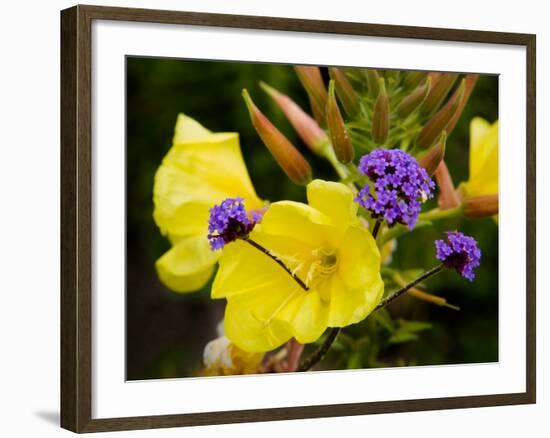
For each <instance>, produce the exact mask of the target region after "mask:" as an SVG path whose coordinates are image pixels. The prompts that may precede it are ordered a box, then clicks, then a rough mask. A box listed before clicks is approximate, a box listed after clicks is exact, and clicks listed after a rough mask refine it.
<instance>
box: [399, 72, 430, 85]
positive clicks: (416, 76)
mask: <svg viewBox="0 0 550 438" xmlns="http://www.w3.org/2000/svg"><path fill="white" fill-rule="evenodd" d="M426 76H428V73H426V72H425V71H410V72H408V73H407V75H406V76H405V79H404V80H403V82H404V83H405V86H406V87H408V88H415V87H417V86H418V85H420V84H421V83H422V82H423V81H424V79H426Z"/></svg>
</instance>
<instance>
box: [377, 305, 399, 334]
mask: <svg viewBox="0 0 550 438" xmlns="http://www.w3.org/2000/svg"><path fill="white" fill-rule="evenodd" d="M373 316H374V318H375V319H376V322H377V323H378V324H380V325H381V326H382V327H384V328H385V329H386V330H387V331H389V332H390V333H393V332H394V331H395V326H394V324H393V321H392V319H391V316H390V313H389V312H388V310H387V309H380V310H379V311H378V312H376V313H375V314H374V315H373Z"/></svg>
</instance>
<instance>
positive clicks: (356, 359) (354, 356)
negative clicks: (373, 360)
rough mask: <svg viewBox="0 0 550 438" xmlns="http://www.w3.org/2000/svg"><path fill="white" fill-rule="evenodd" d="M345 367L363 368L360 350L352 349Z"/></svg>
mask: <svg viewBox="0 0 550 438" xmlns="http://www.w3.org/2000/svg"><path fill="white" fill-rule="evenodd" d="M346 368H347V369H358V368H363V358H362V357H361V352H359V351H354V352H353V353H351V354H350V356H349V358H348V363H347V366H346Z"/></svg>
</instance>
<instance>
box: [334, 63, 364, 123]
mask: <svg viewBox="0 0 550 438" xmlns="http://www.w3.org/2000/svg"><path fill="white" fill-rule="evenodd" d="M329 73H330V77H331V78H332V79H334V83H335V86H336V93H337V94H338V98H339V99H340V102H342V105H343V106H344V110H345V111H346V113H347V114H349V115H350V116H352V117H354V116H356V115H357V114H358V113H359V110H360V109H361V107H360V104H359V97H357V94H356V93H355V90H354V89H353V87H352V86H351V84H350V82H349V80H348V78H347V77H346V75H345V73H344V72H343V71H342V70H340V69H339V68H336V67H330V68H329Z"/></svg>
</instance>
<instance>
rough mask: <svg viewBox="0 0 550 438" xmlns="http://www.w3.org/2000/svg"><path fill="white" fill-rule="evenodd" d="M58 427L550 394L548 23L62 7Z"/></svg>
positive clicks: (149, 424)
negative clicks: (538, 264) (546, 380)
mask: <svg viewBox="0 0 550 438" xmlns="http://www.w3.org/2000/svg"><path fill="white" fill-rule="evenodd" d="M61 122H62V126H61V151H62V153H61V172H62V174H61V208H62V211H61V218H62V222H61V265H62V272H61V425H62V427H64V428H66V429H69V430H72V431H75V432H95V431H110V430H125V429H145V428H160V427H175V426H189V425H207V424H220V423H235V422H253V421H271V420H283V419H297V418H316V417H327V416H347V415H363V414H373V413H391V412H404V411H419V410H431V409H454V408H469V407H481V406H497V405H511V404H525V403H535V400H536V396H535V378H536V377H535V376H536V370H535V362H536V360H535V289H536V285H535V216H536V205H535V190H536V187H535V35H527V34H514V33H500V32H482V31H471V30H456V29H436V28H420V27H408V26H395V25H381V24H363V23H344V22H330V21H313V20H296V19H283V18H273V17H254V16H234V15H219V14H203V13H194V12H174V11H160V10H143V9H125V8H110V7H96V6H75V7H72V8H70V9H66V10H64V11H62V12H61Z"/></svg>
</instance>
